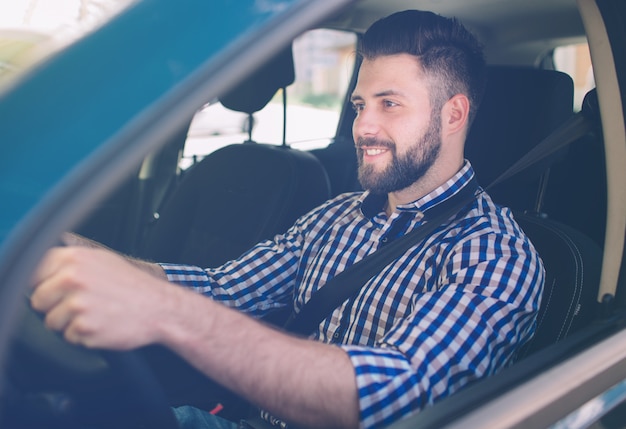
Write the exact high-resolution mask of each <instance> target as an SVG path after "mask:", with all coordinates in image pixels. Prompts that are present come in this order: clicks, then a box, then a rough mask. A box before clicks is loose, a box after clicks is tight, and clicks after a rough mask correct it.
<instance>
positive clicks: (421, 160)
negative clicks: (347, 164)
mask: <svg viewBox="0 0 626 429" xmlns="http://www.w3.org/2000/svg"><path fill="white" fill-rule="evenodd" d="M435 116H436V115H433V116H432V117H431V120H430V123H429V124H428V128H427V130H426V132H425V133H424V135H423V136H422V137H421V138H420V139H419V140H418V141H417V142H415V143H414V144H413V145H412V146H411V147H410V148H408V150H407V151H406V152H405V153H404V154H403V155H400V156H398V154H397V150H396V145H395V143H394V142H392V141H389V140H377V139H375V138H369V139H361V138H359V139H358V140H357V144H356V147H357V158H358V161H359V183H361V186H362V187H363V189H367V190H369V191H370V192H372V193H375V194H387V193H389V192H394V191H399V190H402V189H405V188H408V187H409V186H410V185H412V184H413V183H415V182H416V181H417V180H418V179H420V178H421V177H422V176H423V175H424V174H425V173H426V172H427V171H428V170H429V169H430V167H432V165H433V164H434V163H435V161H436V160H437V157H438V156H439V150H440V149H441V125H440V122H441V121H440V119H439V118H438V117H435ZM368 146H372V147H386V148H388V149H389V151H390V152H391V156H392V159H391V164H390V165H389V166H387V167H386V168H385V169H384V170H383V171H380V172H378V171H376V169H375V166H373V165H370V164H365V163H364V162H363V151H364V149H366V148H367V147H368Z"/></svg>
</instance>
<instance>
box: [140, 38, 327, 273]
mask: <svg viewBox="0 0 626 429" xmlns="http://www.w3.org/2000/svg"><path fill="white" fill-rule="evenodd" d="M293 80H294V65H293V57H292V52H291V47H289V48H288V49H286V50H285V51H283V52H281V53H280V54H278V55H277V56H276V57H275V58H273V59H272V60H271V61H270V62H268V64H266V65H265V66H264V67H262V68H260V69H259V71H258V72H257V73H255V74H254V75H252V76H250V77H249V78H248V79H247V80H246V81H244V82H242V83H241V84H240V85H238V86H237V87H236V88H235V89H234V90H232V91H231V92H229V93H228V94H225V95H224V96H223V97H222V98H221V101H222V103H223V104H224V106H226V107H228V108H230V109H233V110H237V111H240V112H245V113H247V114H249V115H252V114H253V113H254V112H256V111H258V110H260V109H261V108H263V107H264V106H265V104H267V103H268V102H269V101H270V100H271V98H272V97H273V95H274V94H275V93H276V91H277V90H278V89H280V88H285V87H286V86H287V85H289V84H291V83H292V82H293ZM329 196H330V188H329V182H328V177H327V175H326V172H325V171H324V168H323V167H322V165H321V164H320V162H319V161H318V160H317V159H316V158H315V157H314V156H313V155H311V154H309V153H306V152H303V151H299V150H296V149H292V148H289V147H287V146H285V145H284V146H276V145H269V144H260V143H254V142H251V141H248V142H246V143H243V144H242V143H236V144H232V145H228V146H225V147H223V148H221V149H219V150H217V151H215V152H213V153H211V154H209V155H208V156H206V157H205V158H204V159H203V160H202V161H200V162H199V163H197V164H196V165H194V166H193V167H192V168H190V170H189V171H188V172H187V173H186V174H185V176H184V177H183V179H182V180H181V182H180V183H179V185H178V186H177V187H176V189H175V190H174V191H173V193H172V195H170V196H169V197H168V198H167V200H166V201H165V203H164V205H163V206H162V207H161V209H160V210H159V212H158V220H157V221H156V222H155V223H154V225H153V226H152V227H151V228H150V229H149V230H148V232H147V234H146V237H145V239H144V242H143V245H142V247H141V251H140V252H139V253H140V255H139V256H141V257H143V258H148V259H151V260H155V261H160V262H170V263H186V264H195V265H199V266H202V267H212V266H218V265H221V264H223V263H224V262H226V261H228V260H231V259H233V258H236V257H238V256H239V255H240V254H242V253H243V252H244V251H245V250H247V249H248V248H250V247H252V246H253V245H254V244H256V243H257V242H259V241H261V240H263V239H268V238H272V237H273V236H274V235H275V234H278V233H281V232H284V231H286V230H287V228H289V227H290V226H291V225H292V224H293V222H294V221H295V220H296V219H297V218H298V217H299V216H301V215H303V214H304V213H306V212H307V211H308V210H310V209H312V208H313V207H315V206H316V205H318V204H321V203H322V202H323V201H325V200H326V199H328V198H329Z"/></svg>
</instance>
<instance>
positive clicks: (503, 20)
mask: <svg viewBox="0 0 626 429" xmlns="http://www.w3.org/2000/svg"><path fill="white" fill-rule="evenodd" d="M404 9H422V10H431V11H433V12H436V13H439V14H441V15H444V16H450V17H457V18H458V19H460V20H461V21H462V22H463V23H464V24H465V25H466V26H467V27H468V28H470V29H471V30H472V31H473V32H474V33H475V34H476V35H477V36H478V37H479V39H480V40H481V41H482V43H483V44H484V45H485V52H486V54H487V60H488V61H489V62H490V63H498V64H527V65H533V64H534V63H535V62H536V61H537V59H538V58H539V57H540V56H541V54H543V53H545V52H548V51H549V50H551V49H552V48H554V47H555V46H558V45H563V44H570V43H574V42H581V41H584V34H585V31H584V27H583V24H582V20H581V19H580V16H579V14H578V10H577V6H576V0H523V1H521V0H471V1H468V0H385V1H380V0H360V1H357V2H356V3H355V4H354V5H352V6H351V7H350V9H349V10H348V11H346V12H344V13H342V14H340V15H339V16H337V17H335V18H333V19H332V20H330V21H329V22H327V24H326V25H325V26H327V27H330V28H338V29H346V30H352V31H356V32H363V31H364V30H365V29H366V28H367V27H368V26H369V25H370V24H371V23H372V22H374V21H375V20H376V19H378V18H380V17H382V16H386V15H389V14H391V13H393V12H395V11H400V10H404Z"/></svg>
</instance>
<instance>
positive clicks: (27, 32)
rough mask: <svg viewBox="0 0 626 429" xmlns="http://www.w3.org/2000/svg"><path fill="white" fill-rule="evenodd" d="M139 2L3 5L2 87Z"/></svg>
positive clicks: (18, 1) (67, 0) (61, 0)
mask: <svg viewBox="0 0 626 429" xmlns="http://www.w3.org/2000/svg"><path fill="white" fill-rule="evenodd" d="M134 1H135V0H54V1H50V0H11V1H4V2H0V87H2V86H4V85H5V84H6V83H7V82H8V81H9V80H10V79H11V78H13V77H16V76H18V75H19V74H21V73H23V72H24V71H26V70H28V69H29V68H30V67H32V66H34V65H35V64H37V63H38V62H39V61H41V60H42V59H44V58H45V57H46V56H48V55H50V54H52V53H53V52H55V51H57V50H59V49H61V48H62V47H64V46H66V45H68V44H69V43H71V42H72V41H73V40H75V39H77V38H78V37H80V36H82V35H84V34H86V33H88V32H89V31H92V30H93V29H95V28H97V27H98V26H100V25H102V24H103V23H104V22H106V21H108V20H109V19H111V17H113V16H114V15H115V14H117V13H118V12H119V11H121V10H122V9H123V8H125V7H127V6H129V5H130V4H131V3H133V2H134Z"/></svg>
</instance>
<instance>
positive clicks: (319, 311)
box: [284, 89, 598, 335]
mask: <svg viewBox="0 0 626 429" xmlns="http://www.w3.org/2000/svg"><path fill="white" fill-rule="evenodd" d="M597 104H598V103H597V95H596V91H595V89H594V90H592V91H590V92H589V93H588V94H587V96H586V97H585V100H584V102H583V109H582V110H581V112H579V113H576V114H575V115H573V116H572V117H571V118H570V119H568V120H567V121H565V122H564V123H563V124H562V125H561V126H560V127H559V128H557V129H556V130H554V131H553V132H552V133H550V134H549V135H548V136H547V137H546V138H545V139H543V140H542V141H541V142H539V143H538V144H537V145H536V146H535V147H534V148H533V149H531V150H530V151H528V153H527V154H526V155H524V156H523V157H522V158H520V159H519V160H517V162H515V163H514V164H513V165H511V166H510V167H509V168H508V169H507V170H505V171H504V173H502V174H501V175H500V176H498V177H497V178H496V179H495V180H494V181H492V182H491V183H490V184H489V185H488V186H487V187H486V188H485V190H488V189H490V188H492V187H493V186H495V185H497V184H499V183H501V182H503V181H504V180H506V179H508V178H510V177H512V176H514V175H516V174H519V173H521V172H522V171H525V170H526V169H528V168H529V167H531V166H533V165H534V164H535V163H537V162H539V161H541V160H542V159H544V158H546V157H547V156H549V155H551V154H553V153H554V152H556V151H557V150H559V149H562V148H564V147H566V146H567V145H569V144H570V143H572V142H574V141H576V140H578V139H579V138H581V137H582V136H584V135H585V134H587V133H588V132H589V131H591V130H592V128H593V124H594V122H595V121H594V118H595V116H596V115H597V113H598V108H597ZM477 188H478V184H477V183H476V179H475V178H473V179H472V180H471V181H470V182H469V183H468V184H467V185H466V186H465V187H464V188H463V189H461V191H459V192H458V193H457V194H455V195H453V196H452V197H450V199H448V200H446V201H444V202H443V203H442V204H441V206H440V207H433V208H432V209H431V210H429V212H430V213H429V212H427V213H429V214H430V216H428V217H427V222H426V223H425V224H424V225H422V226H420V227H418V228H416V229H414V230H413V231H411V232H409V233H407V234H405V235H404V236H403V237H401V238H398V239H397V240H395V241H392V242H391V243H389V244H388V245H387V246H384V247H382V248H380V249H378V250H376V251H375V252H374V253H372V254H370V255H368V256H366V257H365V258H363V259H362V260H360V261H359V262H357V263H355V264H354V265H352V266H350V267H348V268H346V269H345V270H344V271H343V272H341V273H339V274H337V275H336V276H335V277H333V278H332V279H330V280H329V281H328V282H327V283H326V284H325V285H324V286H323V287H322V288H320V289H319V290H318V291H316V292H315V293H314V294H313V295H312V296H311V299H310V300H309V301H307V302H306V303H305V305H304V306H303V307H302V308H301V309H300V312H298V313H297V314H296V313H293V314H292V315H291V316H290V317H289V319H288V320H287V322H286V323H285V325H284V328H285V329H286V330H287V331H289V332H292V333H295V334H300V335H309V334H310V333H311V332H313V331H314V330H315V328H316V327H317V326H319V324H320V323H321V322H322V320H324V319H325V318H326V317H328V316H329V315H330V314H331V313H332V311H333V310H335V309H336V308H337V307H339V306H340V305H341V303H343V302H344V301H346V300H347V299H348V298H350V297H351V296H353V295H354V294H356V293H357V292H358V291H359V289H360V288H361V287H362V286H363V285H364V284H365V283H367V281H368V280H369V279H370V278H372V277H373V276H374V275H375V274H377V273H378V272H380V270H382V269H383V268H384V267H385V266H387V265H389V263H391V261H393V260H395V259H397V258H398V257H400V256H401V255H402V254H403V253H404V252H406V251H407V250H408V249H410V248H411V247H412V246H413V245H414V244H415V243H418V242H419V241H421V240H423V239H424V238H425V237H427V236H428V235H429V234H430V233H432V232H433V231H434V230H435V228H437V227H438V226H439V225H441V224H442V223H443V222H445V221H446V220H448V219H450V218H451V217H452V216H453V215H454V214H456V213H458V212H459V211H460V210H461V209H462V208H463V207H465V206H466V205H467V204H469V202H470V201H472V200H473V199H474V198H475V191H476V189H477ZM434 209H439V210H437V213H435V212H433V211H432V210H434ZM339 285H341V287H339Z"/></svg>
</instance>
